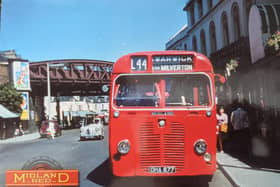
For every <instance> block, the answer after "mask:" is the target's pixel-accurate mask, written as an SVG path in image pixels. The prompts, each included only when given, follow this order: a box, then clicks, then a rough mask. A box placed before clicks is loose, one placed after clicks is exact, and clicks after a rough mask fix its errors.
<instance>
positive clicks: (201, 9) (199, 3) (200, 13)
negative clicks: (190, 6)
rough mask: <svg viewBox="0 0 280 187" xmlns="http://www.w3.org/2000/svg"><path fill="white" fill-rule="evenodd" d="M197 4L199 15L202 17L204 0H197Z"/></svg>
mask: <svg viewBox="0 0 280 187" xmlns="http://www.w3.org/2000/svg"><path fill="white" fill-rule="evenodd" d="M197 5H198V16H199V17H201V16H202V15H203V4H202V0H198V1H197Z"/></svg>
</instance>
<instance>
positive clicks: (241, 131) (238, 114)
mask: <svg viewBox="0 0 280 187" xmlns="http://www.w3.org/2000/svg"><path fill="white" fill-rule="evenodd" d="M230 119H231V124H232V127H233V130H234V141H235V145H237V146H238V150H239V151H241V152H242V153H243V152H246V153H247V152H248V148H249V145H250V133H249V117H248V113H247V111H245V110H244V109H243V108H242V107H241V105H239V106H238V108H237V109H236V110H234V111H233V112H232V113H231V118H230Z"/></svg>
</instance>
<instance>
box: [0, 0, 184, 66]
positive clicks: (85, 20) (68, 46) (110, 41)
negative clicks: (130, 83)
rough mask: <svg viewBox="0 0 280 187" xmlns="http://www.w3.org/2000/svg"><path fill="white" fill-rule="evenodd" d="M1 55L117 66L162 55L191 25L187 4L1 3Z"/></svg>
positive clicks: (128, 0) (179, 0) (133, 0)
mask: <svg viewBox="0 0 280 187" xmlns="http://www.w3.org/2000/svg"><path fill="white" fill-rule="evenodd" d="M2 1H3V5H2V21H1V31H0V50H1V51H3V50H10V49H14V50H16V52H17V53H18V54H19V55H21V57H22V58H24V59H27V60H29V61H40V60H53V59H69V58H75V59H97V60H108V61H115V60H117V59H118V58H119V57H120V56H122V55H125V54H127V53H131V52H136V51H150V50H164V49H165V43H166V42H167V41H168V39H169V38H170V37H171V36H172V35H174V34H175V33H176V32H177V31H178V30H179V29H180V28H181V27H182V26H183V25H185V24H186V22H187V16H186V13H185V12H184V11H183V10H182V9H183V7H184V5H185V3H186V2H187V0H2Z"/></svg>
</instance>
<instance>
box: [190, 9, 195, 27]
mask: <svg viewBox="0 0 280 187" xmlns="http://www.w3.org/2000/svg"><path fill="white" fill-rule="evenodd" d="M190 20H191V25H193V24H194V22H195V18H194V5H191V7H190Z"/></svg>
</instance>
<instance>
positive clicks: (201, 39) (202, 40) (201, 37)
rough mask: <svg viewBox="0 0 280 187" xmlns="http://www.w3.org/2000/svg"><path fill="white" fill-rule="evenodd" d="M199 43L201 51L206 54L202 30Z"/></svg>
mask: <svg viewBox="0 0 280 187" xmlns="http://www.w3.org/2000/svg"><path fill="white" fill-rule="evenodd" d="M200 45H201V53H203V54H205V55H207V50H206V39H205V32H204V30H201V31H200Z"/></svg>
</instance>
